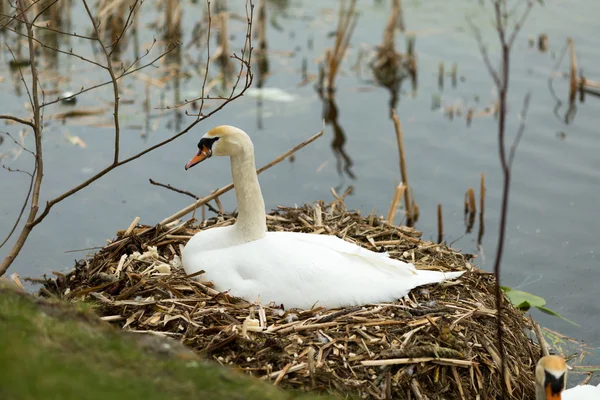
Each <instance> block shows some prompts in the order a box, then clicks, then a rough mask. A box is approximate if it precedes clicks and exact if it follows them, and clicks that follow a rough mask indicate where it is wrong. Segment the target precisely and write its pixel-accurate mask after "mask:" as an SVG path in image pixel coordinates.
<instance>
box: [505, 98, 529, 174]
mask: <svg viewBox="0 0 600 400" xmlns="http://www.w3.org/2000/svg"><path fill="white" fill-rule="evenodd" d="M530 99H531V92H529V93H527V95H526V96H525V100H523V108H522V109H521V115H520V116H519V117H520V119H521V123H520V124H519V130H518V131H517V135H516V136H515V139H514V140H513V144H512V145H511V146H510V152H509V153H508V167H509V168H512V164H513V160H514V158H515V153H516V151H517V147H519V142H520V141H521V137H522V136H523V132H524V131H525V124H526V122H527V111H528V110H529V100H530Z"/></svg>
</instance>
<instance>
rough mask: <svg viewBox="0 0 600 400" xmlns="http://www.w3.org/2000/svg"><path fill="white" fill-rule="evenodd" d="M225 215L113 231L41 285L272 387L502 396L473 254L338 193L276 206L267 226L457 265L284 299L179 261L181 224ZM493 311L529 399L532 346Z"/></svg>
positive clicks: (186, 234) (515, 391)
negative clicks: (387, 295)
mask: <svg viewBox="0 0 600 400" xmlns="http://www.w3.org/2000/svg"><path fill="white" fill-rule="evenodd" d="M234 221H235V217H234V216H232V215H220V216H218V217H214V218H211V219H209V220H207V221H204V222H203V223H201V224H200V227H199V228H198V227H192V224H191V222H186V223H180V224H177V223H176V224H171V225H170V226H168V227H145V226H137V227H135V229H129V230H128V232H123V231H121V232H119V235H118V237H117V239H115V240H114V241H113V242H112V243H111V244H109V245H107V246H106V247H105V248H103V249H102V250H100V251H99V252H98V253H96V254H95V255H94V256H93V257H92V258H90V259H87V260H83V261H80V262H78V263H77V265H76V267H75V269H74V270H73V271H72V272H71V273H69V274H68V275H64V276H63V275H60V274H59V275H57V277H56V278H54V279H51V280H48V281H47V282H46V283H45V285H44V287H43V288H42V293H44V294H45V295H48V296H50V295H51V296H57V297H61V298H66V299H69V300H72V301H76V300H80V299H87V300H91V301H94V302H95V303H97V312H98V313H99V314H100V315H101V316H102V319H104V320H106V321H110V322H111V323H112V324H115V325H117V326H119V327H121V328H122V329H124V330H128V331H135V332H140V333H142V332H146V333H152V334H156V335H164V336H168V337H171V338H174V339H176V340H179V341H180V342H181V343H183V344H185V345H186V346H189V347H190V348H192V349H194V350H195V351H197V352H198V353H200V354H202V355H204V356H205V357H206V358H208V359H211V360H213V361H215V362H218V363H220V364H222V365H225V366H228V367H231V368H234V369H237V370H240V371H244V372H246V373H248V374H251V375H253V376H255V377H258V378H260V379H263V380H266V381H268V382H271V383H273V384H275V385H279V386H281V387H284V388H292V389H299V390H317V391H329V392H334V393H339V394H343V395H348V394H349V395H359V396H360V397H363V398H387V399H391V398H398V399H405V398H430V399H475V398H481V399H495V398H496V397H497V396H498V395H500V394H501V392H502V388H501V384H500V380H501V379H499V377H500V376H501V374H500V370H499V365H500V359H499V356H498V351H497V349H496V339H495V338H496V322H495V315H496V312H495V309H494V303H495V302H494V296H493V293H494V277H493V275H491V274H489V273H486V272H483V271H480V270H478V269H476V268H474V267H472V266H471V264H470V263H469V261H470V259H471V258H472V256H470V255H465V254H461V253H460V252H458V251H456V250H453V249H451V248H449V247H447V246H445V245H443V244H436V243H432V242H428V241H423V240H421V239H420V233H419V232H417V231H415V230H413V229H410V228H407V227H400V226H391V225H389V224H387V223H386V222H385V221H383V220H382V219H380V218H378V217H375V216H373V215H370V216H368V217H366V218H365V217H363V216H361V215H360V213H357V212H350V211H347V210H346V209H345V207H344V205H343V203H341V202H340V201H336V202H334V203H332V204H329V205H327V206H326V205H324V204H323V203H322V202H321V203H319V204H317V205H315V206H314V207H313V206H303V207H300V208H287V207H279V208H278V209H277V210H276V211H274V212H272V213H271V214H270V215H269V216H268V227H269V230H286V231H299V232H311V233H321V234H335V235H338V236H339V237H342V238H344V239H345V240H349V241H352V242H355V243H357V244H360V245H361V246H364V247H366V248H369V249H373V250H376V251H388V252H389V253H390V255H391V256H392V257H394V258H399V259H402V260H407V261H411V262H413V263H414V264H415V265H416V266H417V268H430V269H431V268H435V269H438V270H440V269H441V270H446V271H456V270H467V271H468V272H466V273H465V274H464V275H463V276H462V277H461V278H460V279H458V280H457V281H452V282H446V283H444V284H439V285H429V286H426V287H422V288H417V289H414V290H413V291H412V292H411V293H410V294H409V296H408V297H407V298H404V299H399V300H398V301H397V302H394V303H382V304H370V305H365V306H362V307H351V308H343V309H335V310H326V309H323V308H320V307H317V308H314V309H312V310H284V309H282V308H281V307H280V306H276V305H273V304H270V305H260V304H250V303H248V302H247V301H245V300H242V299H239V298H235V297H232V296H230V295H229V294H227V293H219V292H217V291H215V290H214V289H212V288H211V285H210V283H208V282H201V281H198V280H194V279H190V278H189V277H187V276H186V275H185V272H184V271H183V269H182V268H181V262H180V260H179V254H180V251H181V246H182V245H184V244H185V243H186V241H187V240H188V239H189V238H190V237H191V235H193V234H194V233H195V232H197V231H198V229H205V228H210V227H213V226H217V225H219V226H223V225H228V224H231V223H233V222H234ZM215 268H218V265H217V266H215ZM199 278H200V279H201V276H200V277H199ZM503 317H504V319H503V321H504V332H505V334H504V338H505V341H506V343H505V346H506V347H505V348H506V354H507V377H508V378H507V382H506V384H507V385H508V390H509V393H511V394H512V398H519V399H521V398H533V397H534V385H533V381H534V376H533V369H534V366H535V361H536V360H537V357H538V356H539V348H538V347H537V345H535V344H534V343H533V342H532V341H531V340H530V338H529V335H528V330H529V329H530V323H529V321H528V320H527V319H526V318H525V316H524V314H523V313H522V312H520V311H518V310H516V309H514V308H513V307H511V306H510V304H509V303H508V302H505V307H504V310H503ZM419 396H426V397H419Z"/></svg>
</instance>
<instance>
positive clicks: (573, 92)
mask: <svg viewBox="0 0 600 400" xmlns="http://www.w3.org/2000/svg"><path fill="white" fill-rule="evenodd" d="M567 41H568V43H569V54H570V58H571V69H570V80H569V103H570V104H573V103H575V99H576V97H577V58H576V57H575V43H574V42H573V38H568V39H567Z"/></svg>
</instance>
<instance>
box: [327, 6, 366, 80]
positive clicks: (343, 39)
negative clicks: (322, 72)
mask: <svg viewBox="0 0 600 400" xmlns="http://www.w3.org/2000/svg"><path fill="white" fill-rule="evenodd" d="M345 5H346V2H345V1H343V0H342V2H341V3H340V12H339V14H338V25H337V30H336V32H335V46H334V48H333V51H332V50H331V49H327V51H326V53H325V64H326V66H327V88H328V90H329V91H330V92H332V91H334V90H335V78H336V76H337V73H338V72H339V68H340V65H341V64H342V60H343V59H344V55H345V54H346V50H347V49H348V45H349V44H350V38H351V37H352V32H353V31H354V27H355V26H356V21H357V20H358V14H357V13H356V11H355V9H356V0H350V6H349V7H348V9H347V10H346V7H345Z"/></svg>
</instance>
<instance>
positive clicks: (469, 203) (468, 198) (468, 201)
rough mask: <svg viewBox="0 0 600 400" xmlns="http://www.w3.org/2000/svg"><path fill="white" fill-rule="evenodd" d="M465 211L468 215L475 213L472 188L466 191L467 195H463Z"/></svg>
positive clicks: (475, 207)
mask: <svg viewBox="0 0 600 400" xmlns="http://www.w3.org/2000/svg"><path fill="white" fill-rule="evenodd" d="M465 211H466V212H468V213H469V214H474V213H476V212H477V206H476V201H475V190H473V188H472V187H470V188H469V189H467V193H466V194H465Z"/></svg>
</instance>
